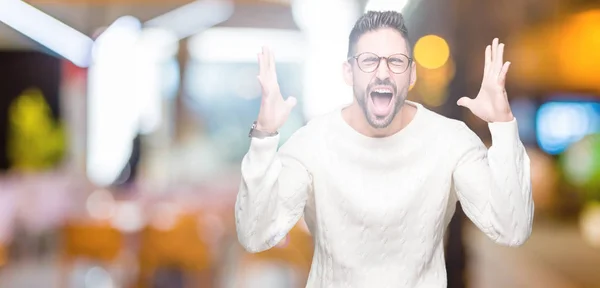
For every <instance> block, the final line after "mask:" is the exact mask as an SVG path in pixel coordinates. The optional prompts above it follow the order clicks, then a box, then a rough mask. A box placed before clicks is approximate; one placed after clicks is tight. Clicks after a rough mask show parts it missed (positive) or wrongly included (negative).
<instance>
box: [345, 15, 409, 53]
mask: <svg viewBox="0 0 600 288" xmlns="http://www.w3.org/2000/svg"><path fill="white" fill-rule="evenodd" d="M381 28H392V29H394V30H396V31H398V33H400V35H402V37H403V38H404V40H406V46H407V47H406V49H407V51H408V56H409V57H410V54H411V49H410V43H409V40H408V28H407V27H406V23H404V17H403V16H402V14H401V13H399V12H396V11H368V12H367V13H365V14H363V15H362V16H361V17H360V18H358V20H357V21H356V23H355V24H354V27H353V28H352V31H351V32H350V37H349V39H348V57H352V56H354V53H355V52H356V51H355V50H356V43H357V42H358V39H360V37H361V36H362V35H364V34H366V33H367V32H371V31H375V30H379V29H381Z"/></svg>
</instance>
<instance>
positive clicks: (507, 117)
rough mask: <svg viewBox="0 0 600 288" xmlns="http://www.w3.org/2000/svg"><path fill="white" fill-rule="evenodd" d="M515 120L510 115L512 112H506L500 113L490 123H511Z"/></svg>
mask: <svg viewBox="0 0 600 288" xmlns="http://www.w3.org/2000/svg"><path fill="white" fill-rule="evenodd" d="M514 119H515V117H514V115H513V114H512V112H507V113H502V114H499V115H498V116H497V117H495V119H493V120H492V121H490V122H492V123H494V122H510V121H513V120H514Z"/></svg>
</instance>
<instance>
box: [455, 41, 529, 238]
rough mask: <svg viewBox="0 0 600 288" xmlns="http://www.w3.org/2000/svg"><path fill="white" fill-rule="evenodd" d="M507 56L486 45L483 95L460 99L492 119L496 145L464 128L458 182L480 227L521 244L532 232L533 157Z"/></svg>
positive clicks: (467, 208) (461, 196)
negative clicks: (516, 112)
mask: <svg viewBox="0 0 600 288" xmlns="http://www.w3.org/2000/svg"><path fill="white" fill-rule="evenodd" d="M503 54H504V44H502V43H498V39H497V38H496V39H494V40H493V42H492V45H488V46H487V47H486V49H485V67H484V73H483V81H482V84H481V89H480V90H479V93H478V94H477V97H476V98H475V99H470V98H467V97H463V98H461V99H459V100H458V103H457V104H458V105H460V106H464V107H466V108H468V109H469V110H471V112H473V114H475V116H477V117H479V118H481V119H482V120H484V121H486V122H488V126H489V129H490V132H491V134H492V147H491V148H490V149H489V151H488V150H487V149H486V147H485V146H484V145H483V143H482V142H481V140H480V139H479V137H477V135H475V133H473V132H472V131H471V130H469V129H468V128H467V127H466V125H465V126H464V127H462V128H463V129H461V131H460V132H459V135H458V137H459V145H458V146H457V147H458V148H459V149H461V150H460V152H459V155H460V160H459V161H458V164H457V166H456V169H455V171H454V174H453V181H454V190H455V191H456V194H457V197H458V199H459V200H460V201H461V204H462V207H463V210H464V211H465V214H466V215H467V216H468V217H469V218H470V219H471V220H472V221H473V222H474V223H475V224H476V225H477V227H479V229H481V230H482V231H483V232H485V233H486V234H487V235H488V236H489V237H490V238H492V239H493V240H494V241H496V242H497V243H500V244H504V245H509V246H518V245H521V244H523V243H524V242H525V241H526V240H527V239H528V238H529V235H530V234H531V228H532V222H533V210H534V204H533V200H532V194H531V175H530V163H529V157H528V156H527V153H526V152H525V148H524V147H523V144H522V143H521V140H520V139H519V134H518V129H517V121H516V119H515V118H514V117H513V115H512V112H511V109H510V105H509V103H508V96H507V93H506V89H505V81H506V73H507V72H508V68H509V66H510V62H506V63H504V62H503V61H504V60H503Z"/></svg>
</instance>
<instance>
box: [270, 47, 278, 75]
mask: <svg viewBox="0 0 600 288" xmlns="http://www.w3.org/2000/svg"><path fill="white" fill-rule="evenodd" d="M269 64H270V65H271V66H270V69H271V73H273V75H276V73H277V71H276V70H277V69H275V56H274V55H273V51H269Z"/></svg>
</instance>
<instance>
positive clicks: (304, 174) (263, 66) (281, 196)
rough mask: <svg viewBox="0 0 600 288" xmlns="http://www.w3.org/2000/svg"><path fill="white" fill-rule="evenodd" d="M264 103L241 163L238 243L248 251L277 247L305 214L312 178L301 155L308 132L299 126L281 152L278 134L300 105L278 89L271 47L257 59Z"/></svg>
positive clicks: (237, 217) (237, 221) (237, 220)
mask: <svg viewBox="0 0 600 288" xmlns="http://www.w3.org/2000/svg"><path fill="white" fill-rule="evenodd" d="M258 59H259V66H260V74H259V76H258V79H259V81H260V84H261V87H262V93H263V95H262V97H263V98H262V103H261V108H260V112H259V115H258V119H257V123H256V127H255V130H253V132H255V133H252V135H251V143H250V149H249V151H248V153H247V154H246V155H245V156H244V159H243V160H242V168H241V172H242V181H241V184H240V189H239V192H238V195H237V200H236V203H235V219H236V229H237V234H238V239H239V242H240V244H242V246H244V248H245V249H246V250H247V251H249V252H253V253H255V252H261V251H264V250H267V249H269V248H271V247H273V246H275V245H276V244H277V243H278V242H279V241H281V239H283V237H285V235H286V234H287V233H288V232H289V231H290V229H291V228H292V227H293V226H294V225H295V224H296V222H298V220H299V219H300V217H301V216H302V212H303V210H304V206H305V203H306V199H307V195H308V191H309V189H310V187H311V183H312V178H311V176H310V174H309V172H308V171H307V170H306V168H305V167H304V165H303V163H302V161H301V158H302V157H300V155H302V151H305V150H306V147H305V145H304V144H303V143H304V142H305V141H306V140H305V137H306V136H305V135H304V134H306V133H303V131H304V130H305V129H303V128H301V129H300V130H299V131H297V132H296V133H294V135H292V137H290V139H289V140H288V141H287V142H286V143H285V144H284V145H283V146H282V147H281V149H279V152H278V151H277V146H278V145H279V135H278V134H277V130H278V129H279V128H280V127H281V126H282V125H283V124H284V123H285V121H286V119H287V117H288V115H289V113H290V111H291V109H292V108H293V107H294V105H295V103H296V101H295V99H294V98H291V97H289V98H288V99H287V100H284V99H283V97H282V96H281V92H280V91H279V85H278V83H277V77H276V74H275V63H274V59H273V55H272V54H271V52H270V51H269V50H268V49H267V48H263V51H262V53H261V54H259V56H258Z"/></svg>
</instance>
